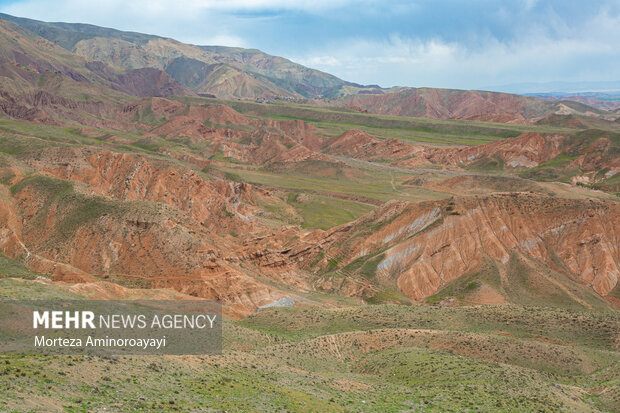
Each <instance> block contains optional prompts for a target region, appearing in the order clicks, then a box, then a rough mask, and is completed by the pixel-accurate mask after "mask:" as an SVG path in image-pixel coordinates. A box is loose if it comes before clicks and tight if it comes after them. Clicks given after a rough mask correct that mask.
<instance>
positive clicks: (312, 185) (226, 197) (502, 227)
mask: <svg viewBox="0 0 620 413" xmlns="http://www.w3.org/2000/svg"><path fill="white" fill-rule="evenodd" d="M0 17H2V18H3V19H6V20H0V79H1V81H0V252H1V253H2V256H1V257H0V276H1V277H2V278H1V279H0V297H2V298H3V299H17V298H29V299H32V298H37V299H39V298H46V299H53V298H58V299H61V298H63V299H67V298H72V299H137V298H158V299H170V300H174V299H183V298H199V299H209V300H220V301H222V303H223V305H224V315H225V316H226V323H225V325H224V352H223V354H222V355H220V356H209V357H207V356H184V357H181V356H174V357H173V356H165V357H163V356H160V357H154V356H153V357H109V358H99V357H94V356H77V355H76V356H56V357H51V356H27V357H25V356H20V355H7V354H4V355H1V356H0V390H1V391H0V409H1V410H8V411H33V410H34V411H65V410H68V411H93V410H94V411H97V410H104V409H107V410H111V411H128V410H132V409H133V410H140V411H154V410H162V411H171V410H177V411H209V410H208V409H213V410H215V411H219V410H239V411H277V410H282V411H291V410H292V411H366V410H370V411H403V410H413V411H416V410H428V411H467V410H470V411H618V410H620V363H619V361H620V313H619V312H618V310H620V285H619V284H618V277H619V275H620V204H618V195H619V194H620V120H619V119H620V116H619V114H618V112H617V110H616V111H613V110H605V109H600V108H599V109H596V108H593V107H590V106H587V105H585V104H583V103H579V102H574V101H563V100H554V101H547V100H541V99H537V98H533V97H524V96H517V95H509V94H501V93H493V92H481V91H460V90H443V89H424V88H423V89H413V88H395V89H393V90H392V89H390V90H384V89H380V88H378V87H374V86H364V85H356V84H352V83H349V82H345V81H342V80H341V79H338V78H336V77H334V76H331V75H329V74H326V73H323V72H319V71H316V70H312V69H308V68H305V67H303V66H300V65H297V64H295V63H292V62H290V61H288V60H286V59H283V58H278V57H273V56H269V55H266V54H264V53H262V52H259V51H257V50H245V49H233V48H219V47H202V46H201V47H198V46H193V45H186V44H183V43H179V42H176V41H174V40H172V39H164V38H160V37H156V36H150V35H142V34H139V33H127V32H119V31H116V30H112V29H105V28H100V27H96V26H89V25H72V24H63V23H44V22H37V21H33V20H27V19H19V18H14V17H12V16H6V15H2V16H0Z"/></svg>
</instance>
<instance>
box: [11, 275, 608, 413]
mask: <svg viewBox="0 0 620 413" xmlns="http://www.w3.org/2000/svg"><path fill="white" fill-rule="evenodd" d="M33 294H37V295H38V297H39V298H42V299H44V298H58V299H61V298H65V299H68V298H75V296H72V295H71V294H68V293H66V292H64V291H62V290H59V288H58V287H56V286H51V285H44V284H38V283H36V284H35V283H33V282H32V281H19V280H12V279H1V280H0V297H5V298H8V297H11V298H32V296H33ZM619 331H620V318H619V316H618V314H617V313H601V312H589V311H581V312H574V311H568V310H560V309H552V308H527V307H517V306H507V307H506V306H504V307H434V306H418V307H412V306H402V305H372V306H368V305H366V306H354V307H346V308H338V309H319V308H314V309H302V308H274V309H269V310H263V311H260V312H258V313H257V314H255V315H254V316H251V317H249V318H246V319H244V320H241V321H237V322H231V321H226V322H225V324H224V351H223V354H222V355H217V356H122V357H115V356H107V357H98V356H83V355H72V356H71V355H67V356H43V355H42V356H32V355H31V356H20V355H12V354H3V355H0V390H1V391H0V409H1V410H3V411H16V412H23V411H50V410H58V411H75V412H87V411H102V410H108V411H142V412H151V411H161V412H168V411H223V410H226V411H244V412H245V411H301V412H318V411H325V412H339V411H342V412H354V411H375V412H398V411H409V410H413V411H430V412H447V411H448V412H449V411H454V412H457V411H500V412H513V411H542V412H555V411H617V409H618V408H619V407H620V399H619V397H618V394H619V393H618V390H619V389H620V363H619V362H620V353H619V352H618V342H617V334H618V332H619Z"/></svg>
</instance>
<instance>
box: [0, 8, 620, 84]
mask: <svg viewBox="0 0 620 413" xmlns="http://www.w3.org/2000/svg"><path fill="white" fill-rule="evenodd" d="M0 12H3V13H8V14H12V15H15V16H19V17H28V18H32V19H37V20H44V21H64V22H72V23H76V22H79V23H91V24H95V25H99V26H105V27H113V28H116V29H120V30H129V31H136V32H142V33H149V34H156V35H160V36H165V37H172V38H174V39H177V40H179V41H182V42H186V43H193V44H199V45H213V44H216V45H225V46H239V47H246V48H256V49H260V50H262V51H264V52H266V53H269V54H273V55H278V56H283V57H286V58H288V59H291V60H293V61H295V62H298V63H301V64H304V65H306V66H309V67H312V68H315V69H319V70H323V71H326V72H328V73H331V74H334V75H336V76H338V77H340V78H342V79H345V80H348V81H351V82H356V83H362V84H378V85H380V86H382V87H390V86H395V85H402V86H414V87H422V86H426V87H445V88H460V89H490V90H506V89H510V88H513V89H515V88H518V85H520V84H524V83H529V84H531V83H545V82H600V81H607V82H613V81H619V80H620V0H600V1H597V0H546V1H545V0H468V1H467V0H461V1H457V0H409V1H405V0H391V1H373V0H357V1H352V0H299V1H295V0H195V1H179V0H103V1H101V0H89V1H80V0H53V1H50V0H0Z"/></svg>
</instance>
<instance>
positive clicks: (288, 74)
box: [0, 14, 345, 98]
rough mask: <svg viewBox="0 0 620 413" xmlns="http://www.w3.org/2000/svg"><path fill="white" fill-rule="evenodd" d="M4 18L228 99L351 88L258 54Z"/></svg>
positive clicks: (98, 56) (86, 53)
mask: <svg viewBox="0 0 620 413" xmlns="http://www.w3.org/2000/svg"><path fill="white" fill-rule="evenodd" d="M0 18H1V19H4V20H7V21H11V22H13V23H15V24H17V25H19V26H21V27H23V28H25V29H27V30H29V31H31V32H33V33H35V34H37V35H39V36H41V37H43V38H45V39H47V40H49V41H51V42H52V43H55V44H57V45H59V46H60V47H62V48H64V49H66V50H68V51H70V52H73V53H75V54H77V55H78V56H82V57H84V58H86V59H88V60H96V61H104V62H106V63H107V64H112V65H114V66H118V67H125V68H130V69H140V68H147V67H150V68H156V69H159V70H163V71H165V72H166V73H168V74H169V75H170V76H171V77H172V78H173V79H175V80H177V81H178V82H179V83H182V84H183V85H185V86H187V87H189V88H191V89H192V90H194V91H195V92H196V93H209V94H216V95H217V96H218V97H224V98H231V97H243V98H258V97H276V96H280V97H285V96H288V97H293V98H301V97H304V96H305V97H320V96H321V95H322V94H323V93H325V92H326V91H328V90H330V89H334V88H338V87H340V86H342V85H344V84H345V82H344V81H342V80H340V79H338V78H337V77H335V76H332V75H329V74H327V73H323V72H320V71H318V70H313V69H309V68H307V67H304V66H302V65H299V64H296V63H293V62H291V61H290V60H287V59H284V58H282V57H277V56H270V55H268V54H266V53H263V52H261V51H259V50H255V49H242V48H234V47H222V46H194V45H188V44H183V43H180V42H178V41H175V40H173V39H166V38H162V37H159V36H151V35H145V34H141V33H132V32H122V31H119V30H114V29H108V28H102V27H98V26H92V25H86V24H71V23H47V22H41V21H37V20H31V19H23V18H18V17H14V16H9V15H6V14H0Z"/></svg>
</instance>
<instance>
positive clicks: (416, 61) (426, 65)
mask: <svg viewBox="0 0 620 413" xmlns="http://www.w3.org/2000/svg"><path fill="white" fill-rule="evenodd" d="M619 38H620V17H619V16H617V15H612V14H610V13H608V12H606V11H602V12H601V13H600V14H598V15H597V16H595V17H594V18H592V19H590V20H589V21H587V22H585V23H584V24H583V25H582V26H581V27H579V28H578V30H575V29H570V30H569V29H566V30H564V32H563V33H562V35H561V36H558V35H557V31H554V33H551V34H550V33H549V32H548V31H547V30H544V29H543V28H540V27H530V28H529V29H528V30H525V31H523V32H522V33H521V34H520V35H519V36H518V37H515V38H513V39H510V40H500V39H498V38H497V37H494V36H491V35H486V36H485V35H480V38H478V39H476V41H474V42H470V43H468V42H458V41H446V40H443V39H442V38H440V37H436V38H431V39H421V38H415V37H405V36H400V35H398V34H392V35H391V36H388V38H386V39H384V40H375V39H368V38H348V39H340V40H339V42H338V43H337V44H335V43H332V44H330V45H328V46H327V47H325V48H322V49H321V50H318V51H317V52H316V53H312V52H310V53H308V54H305V55H304V54H300V55H297V56H294V60H297V61H299V62H300V63H302V64H305V65H308V66H310V67H314V68H317V69H320V70H324V71H327V72H330V73H333V74H335V75H337V76H340V77H342V78H345V79H349V80H353V81H356V82H359V83H367V84H369V83H379V84H381V85H382V86H393V85H407V86H431V87H450V88H482V87H488V86H489V85H499V84H506V83H514V82H522V81H528V82H549V81H555V80H567V81H584V80H617V79H620V50H619V49H618V46H617V39H619Z"/></svg>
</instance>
